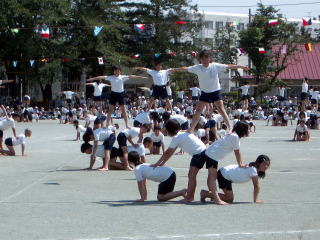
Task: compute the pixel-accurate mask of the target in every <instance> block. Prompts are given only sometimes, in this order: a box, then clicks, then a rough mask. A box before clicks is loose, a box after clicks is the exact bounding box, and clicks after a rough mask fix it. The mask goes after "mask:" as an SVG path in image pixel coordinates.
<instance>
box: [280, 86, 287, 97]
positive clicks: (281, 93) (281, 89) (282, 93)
mask: <svg viewBox="0 0 320 240" xmlns="http://www.w3.org/2000/svg"><path fill="white" fill-rule="evenodd" d="M285 90H286V88H279V96H280V97H284V91H285Z"/></svg>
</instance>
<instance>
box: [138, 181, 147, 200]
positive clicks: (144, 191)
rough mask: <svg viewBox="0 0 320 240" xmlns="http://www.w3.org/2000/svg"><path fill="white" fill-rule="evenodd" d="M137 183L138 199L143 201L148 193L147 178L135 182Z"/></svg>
mask: <svg viewBox="0 0 320 240" xmlns="http://www.w3.org/2000/svg"><path fill="white" fill-rule="evenodd" d="M137 183H138V188H139V193H140V197H141V198H140V199H139V200H140V201H144V200H147V195H148V192H147V180H146V179H144V180H142V181H140V182H137Z"/></svg>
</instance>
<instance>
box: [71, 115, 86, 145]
mask: <svg viewBox="0 0 320 240" xmlns="http://www.w3.org/2000/svg"><path fill="white" fill-rule="evenodd" d="M73 126H74V127H75V128H76V130H77V136H76V139H75V140H74V141H79V140H80V134H81V133H84V132H86V131H87V129H86V128H85V127H84V126H82V125H81V124H79V121H78V120H74V121H73Z"/></svg>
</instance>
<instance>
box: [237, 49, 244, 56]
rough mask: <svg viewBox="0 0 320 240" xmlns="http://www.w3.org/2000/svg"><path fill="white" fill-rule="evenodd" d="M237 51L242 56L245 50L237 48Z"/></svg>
mask: <svg viewBox="0 0 320 240" xmlns="http://www.w3.org/2000/svg"><path fill="white" fill-rule="evenodd" d="M237 53H238V55H239V56H242V54H244V50H243V48H239V47H238V48H237Z"/></svg>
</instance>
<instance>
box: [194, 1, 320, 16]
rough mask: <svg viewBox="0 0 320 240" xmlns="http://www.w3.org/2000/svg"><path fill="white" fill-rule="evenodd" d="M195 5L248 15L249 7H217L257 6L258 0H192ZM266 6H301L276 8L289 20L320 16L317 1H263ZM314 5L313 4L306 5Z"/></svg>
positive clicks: (200, 8)
mask: <svg viewBox="0 0 320 240" xmlns="http://www.w3.org/2000/svg"><path fill="white" fill-rule="evenodd" d="M191 2H192V3H193V4H197V5H198V7H199V10H201V11H202V10H204V11H210V12H227V13H248V12H249V10H248V9H249V7H216V6H256V5H257V3H258V2H260V1H257V0H241V1H239V0H227V1H217V0H191ZM261 2H262V3H263V4H264V5H277V4H300V3H303V5H294V6H275V8H276V9H280V12H281V13H282V14H283V15H284V17H287V18H302V17H309V16H310V17H316V18H318V16H319V15H320V1H316V0H291V1H289V0H285V1H283V0H282V1H280V0H262V1H261ZM306 3H313V4H306ZM201 6H215V7H201ZM251 9H252V13H253V14H254V13H255V9H256V7H251Z"/></svg>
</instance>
